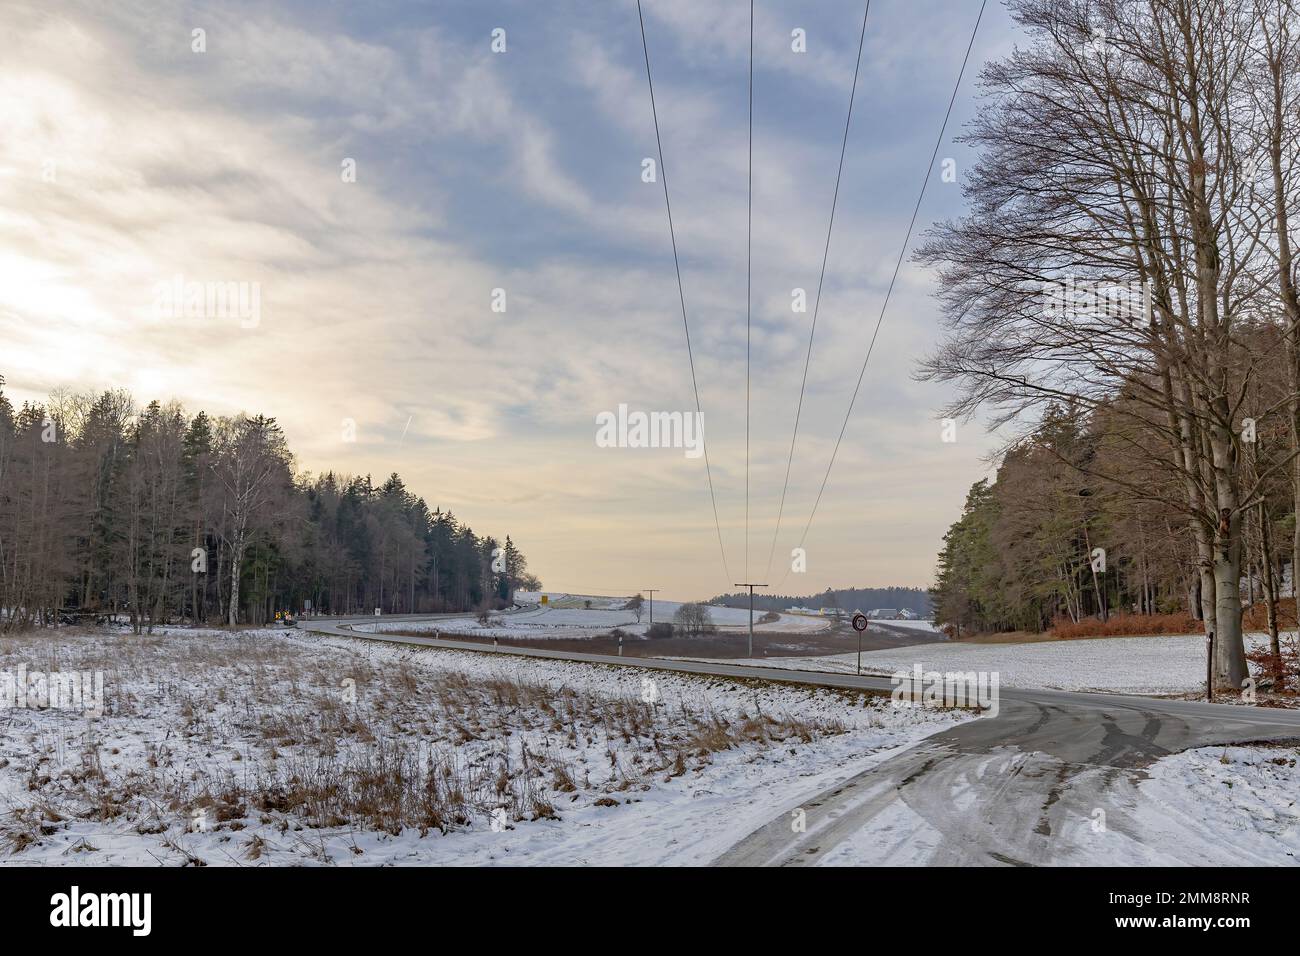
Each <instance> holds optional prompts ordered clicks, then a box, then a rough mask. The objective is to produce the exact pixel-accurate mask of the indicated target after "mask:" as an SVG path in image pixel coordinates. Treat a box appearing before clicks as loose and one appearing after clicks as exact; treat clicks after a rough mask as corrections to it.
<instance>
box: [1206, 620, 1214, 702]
mask: <svg viewBox="0 0 1300 956" xmlns="http://www.w3.org/2000/svg"><path fill="white" fill-rule="evenodd" d="M1205 699H1206V700H1207V701H1209V702H1210V703H1211V704H1212V703H1214V632H1213V631H1206V632H1205Z"/></svg>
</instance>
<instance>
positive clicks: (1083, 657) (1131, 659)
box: [728, 634, 1266, 694]
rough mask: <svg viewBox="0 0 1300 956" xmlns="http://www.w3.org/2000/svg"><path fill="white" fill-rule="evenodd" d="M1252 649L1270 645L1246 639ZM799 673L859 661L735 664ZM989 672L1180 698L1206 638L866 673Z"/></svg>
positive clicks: (1022, 682) (901, 658)
mask: <svg viewBox="0 0 1300 956" xmlns="http://www.w3.org/2000/svg"><path fill="white" fill-rule="evenodd" d="M1247 640H1248V642H1250V645H1253V646H1258V645H1260V644H1263V643H1265V642H1266V637H1265V636H1264V635H1260V634H1251V635H1248V636H1247ZM728 663H731V664H742V663H744V664H755V665H759V666H764V667H784V668H792V669H796V670H816V671H829V672H832V673H852V672H853V670H854V669H855V667H856V664H857V655H856V653H854V654H836V655H832V656H828V657H780V658H760V659H755V660H745V661H738V660H732V661H728ZM918 663H919V664H920V665H921V667H922V668H923V669H925V670H927V671H930V670H933V671H985V672H990V673H991V672H994V671H996V672H997V673H998V674H999V680H1000V682H1001V683H1002V684H1003V685H1004V686H1008V687H1044V688H1050V689H1056V690H1075V691H1111V692H1114V693H1121V694H1180V693H1185V692H1188V691H1193V690H1195V689H1196V688H1197V687H1198V686H1203V685H1204V681H1205V638H1204V637H1202V636H1198V635H1189V636H1179V637H1112V638H1095V639H1090V640H1079V641H1041V642H1035V643H1028V644H963V643H959V642H955V641H947V642H944V643H936V644H916V645H913V646H909V647H900V648H890V649H888V650H881V651H863V653H862V670H863V672H864V673H870V674H886V675H887V674H892V673H894V672H895V671H900V670H907V671H910V670H911V669H912V667H913V665H914V664H918Z"/></svg>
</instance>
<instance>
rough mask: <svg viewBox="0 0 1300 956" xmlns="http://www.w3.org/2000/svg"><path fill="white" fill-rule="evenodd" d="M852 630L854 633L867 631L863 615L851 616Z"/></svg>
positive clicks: (865, 617) (865, 619)
mask: <svg viewBox="0 0 1300 956" xmlns="http://www.w3.org/2000/svg"><path fill="white" fill-rule="evenodd" d="M853 629H854V630H855V631H865V630H866V629H867V616H866V615H865V614H862V613H858V614H855V615H853Z"/></svg>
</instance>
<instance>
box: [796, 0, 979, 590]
mask: <svg viewBox="0 0 1300 956" xmlns="http://www.w3.org/2000/svg"><path fill="white" fill-rule="evenodd" d="M987 5H988V0H981V2H980V12H979V15H978V16H977V17H976V18H975V27H974V29H973V30H971V35H970V42H969V43H968V44H967V45H966V55H965V56H964V57H963V58H962V61H961V69H960V70H959V71H958V72H957V82H956V83H955V84H954V85H953V88H952V97H951V98H950V99H949V100H948V110H947V112H946V113H944V117H943V125H942V126H940V127H939V136H938V139H936V140H935V143H934V151H933V152H932V153H931V154H930V165H929V166H928V167H927V168H926V171H925V179H924V180H923V181H922V182H921V192H920V195H918V196H917V197H916V205H915V207H913V209H912V219H911V222H909V223H908V226H907V235H906V236H904V237H903V246H902V248H901V249H899V250H898V261H897V262H895V263H894V274H893V275H892V276H891V277H890V280H889V288H888V289H887V290H886V292H885V301H884V302H883V303H881V306H880V316H879V317H878V318H877V319H876V328H875V331H873V332H872V333H871V342H870V343H869V344H868V345H867V354H866V357H865V358H864V359H863V360H862V370H861V371H860V372H859V373H858V382H857V385H855V386H854V388H853V396H852V398H850V399H849V408H848V411H847V412H845V413H844V423H843V424H842V425H840V434H839V437H838V438H836V439H835V448H834V449H833V450H832V451H831V460H830V461H829V462H828V463H827V465H826V474H825V475H824V476H822V484H821V488H820V489H818V491H817V499H816V500H815V501H814V502H813V507H812V512H811V513H810V514H809V515H808V523H807V524H805V525H804V529H803V534H802V535H801V536H800V538H799V547H803V544H804V541H805V540H807V538H808V529H809V528H811V527H812V523H813V518H815V517H816V516H817V508H818V506H819V505H820V504H821V500H822V494H823V493H824V492H825V491H826V482H827V481H828V480H830V477H831V469H832V468H834V467H835V458H836V456H837V455H838V454H839V451H840V443H841V442H842V441H844V432H845V430H846V429H847V428H848V427H849V419H850V418H851V417H852V415H853V406H854V405H855V404H856V403H857V400H858V392H859V391H860V390H861V389H862V380H863V378H864V377H865V376H866V374H867V363H868V362H870V361H871V353H872V350H873V349H874V348H875V347H876V337H877V336H878V335H880V326H881V323H883V322H884V320H885V311H886V310H887V309H888V308H889V300H890V298H891V297H892V296H893V294H894V285H895V283H896V282H897V281H898V273H899V271H900V270H901V269H902V267H903V259H904V257H905V256H906V255H907V246H908V244H909V243H910V242H911V241H912V231H913V230H914V229H915V228H916V219H917V216H919V215H920V212H921V203H922V201H924V199H925V192H926V189H927V188H928V187H929V185H930V176H931V175H932V174H933V173H934V161H935V159H937V158H938V156H939V147H940V146H942V145H943V136H944V133H945V132H947V130H948V121H949V120H950V119H951V118H952V108H953V105H954V104H955V103H956V102H957V91H958V90H960V89H961V81H962V78H963V77H964V76H965V75H966V66H967V64H969V63H970V54H971V50H972V49H974V47H975V36H976V34H978V33H979V28H980V21H981V20H983V19H984V8H985V7H986V6H987ZM789 573H790V572H789V571H788V570H787V571H786V576H788V575H789ZM781 583H782V584H784V583H785V577H782V578H781ZM779 586H780V585H778V587H779Z"/></svg>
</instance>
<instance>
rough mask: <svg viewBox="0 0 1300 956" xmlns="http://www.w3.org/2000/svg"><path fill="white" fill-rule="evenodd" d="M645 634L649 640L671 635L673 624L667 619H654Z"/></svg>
mask: <svg viewBox="0 0 1300 956" xmlns="http://www.w3.org/2000/svg"><path fill="white" fill-rule="evenodd" d="M645 636H646V637H648V638H650V639H651V640H662V639H663V638H666V637H672V636H673V626H672V625H671V624H669V623H668V622H667V621H655V622H654V623H653V624H651V625H650V627H649V628H648V629H647V630H646V632H645Z"/></svg>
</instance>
